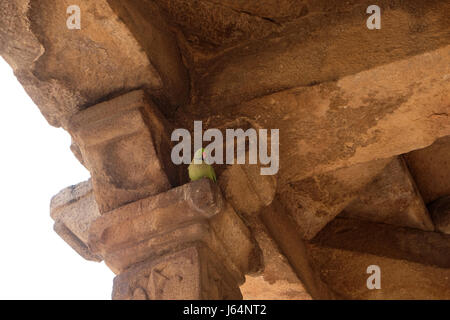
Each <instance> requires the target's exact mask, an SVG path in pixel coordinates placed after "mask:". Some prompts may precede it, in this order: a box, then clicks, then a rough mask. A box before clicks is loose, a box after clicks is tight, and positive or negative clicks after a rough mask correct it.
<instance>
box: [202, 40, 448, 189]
mask: <svg viewBox="0 0 450 320" xmlns="http://www.w3.org/2000/svg"><path fill="white" fill-rule="evenodd" d="M449 74H450V46H446V47H442V48H440V49H437V50H435V51H432V52H428V53H425V54H421V55H417V56H414V57H410V58H408V59H405V60H400V61H396V62H393V63H390V64H386V65H383V66H379V67H376V68H373V69H371V70H368V71H363V72H360V73H358V74H355V75H350V76H347V77H343V78H342V79H340V80H337V81H331V82H327V83H322V84H318V85H315V86H310V87H299V88H295V89H291V90H286V91H281V92H278V93H276V94H272V95H267V96H264V97H262V98H258V99H254V100H251V101H248V102H245V103H242V104H239V105H236V106H234V107H230V108H227V109H226V110H222V111H221V112H220V114H219V113H218V114H217V115H215V116H212V117H210V118H209V122H208V124H209V126H208V127H211V128H217V127H222V126H223V125H224V123H227V122H229V121H230V119H254V120H252V121H253V122H256V127H260V128H278V129H280V171H279V179H280V180H281V181H280V182H281V184H284V183H287V182H294V181H300V180H302V179H305V178H307V177H311V176H314V175H318V174H321V173H324V172H327V171H332V170H336V169H338V168H342V167H350V166H352V165H355V164H358V163H364V162H369V161H372V160H375V159H385V158H390V157H392V156H395V155H399V154H403V153H406V152H409V151H411V150H415V149H418V148H422V147H425V146H427V145H430V144H432V143H433V142H434V141H435V140H436V139H437V138H439V137H443V136H446V135H449V134H450V121H449V120H448V114H449V112H450V103H449V101H450V97H449V92H450V77H449V76H448V75H449ZM355 88H357V89H355Z"/></svg>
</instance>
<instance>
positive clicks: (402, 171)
mask: <svg viewBox="0 0 450 320" xmlns="http://www.w3.org/2000/svg"><path fill="white" fill-rule="evenodd" d="M340 216H342V217H348V218H357V219H362V220H368V221H373V222H381V223H386V224H394V225H398V226H404V227H410V228H417V229H422V230H426V231H433V230H434V226H433V222H432V221H431V219H430V215H429V214H428V210H427V208H426V207H425V204H424V203H423V200H422V197H421V196H420V193H419V191H418V190H417V187H416V185H415V183H414V180H413V179H412V177H411V175H410V173H409V170H408V168H407V166H406V164H405V161H404V160H403V158H401V157H396V158H395V159H394V160H393V161H392V162H391V163H389V165H388V166H387V167H386V168H385V169H384V170H383V172H382V173H381V174H380V175H379V176H378V177H376V178H375V180H374V181H373V182H372V183H370V184H369V185H368V186H367V187H366V188H364V190H362V191H361V192H360V193H359V196H358V198H357V199H356V200H354V201H353V202H352V203H350V205H349V206H348V207H346V208H345V210H344V211H343V212H342V214H341V215H340Z"/></svg>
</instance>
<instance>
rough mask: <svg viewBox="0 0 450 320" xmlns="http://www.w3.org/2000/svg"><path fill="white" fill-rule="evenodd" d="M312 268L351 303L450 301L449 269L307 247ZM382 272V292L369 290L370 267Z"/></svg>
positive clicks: (319, 247) (347, 251) (334, 290)
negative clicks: (364, 301)
mask: <svg viewBox="0 0 450 320" xmlns="http://www.w3.org/2000/svg"><path fill="white" fill-rule="evenodd" d="M308 252H309V256H310V259H311V263H312V265H314V268H315V269H316V270H317V272H318V273H319V274H320V278H321V280H322V281H323V282H324V283H325V284H326V286H327V287H328V288H329V290H331V291H333V292H335V293H336V294H337V295H338V296H339V297H340V298H341V299H349V300H393V299H402V300H421V299H423V300H441V299H444V300H445V299H449V298H450V289H449V288H450V281H449V279H450V269H448V268H439V267H436V266H430V265H426V264H420V263H415V262H411V261H407V260H402V259H400V260H398V259H392V258H389V257H384V256H379V255H374V254H369V253H364V252H359V251H351V250H345V249H337V248H330V247H323V246H318V245H308ZM371 265H376V266H378V267H380V270H381V289H379V290H377V289H374V290H369V289H368V288H367V280H368V278H369V277H370V276H371V274H368V273H367V267H369V266H371Z"/></svg>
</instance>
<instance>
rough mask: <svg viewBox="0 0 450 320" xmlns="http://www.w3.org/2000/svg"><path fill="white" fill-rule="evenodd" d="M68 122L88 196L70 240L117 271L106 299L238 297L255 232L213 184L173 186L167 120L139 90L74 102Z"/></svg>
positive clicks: (252, 266)
mask: <svg viewBox="0 0 450 320" xmlns="http://www.w3.org/2000/svg"><path fill="white" fill-rule="evenodd" d="M69 129H70V133H71V134H72V137H73V140H74V145H76V146H77V149H78V150H79V152H80V157H81V158H82V160H83V163H84V164H85V166H86V167H87V168H88V169H89V171H90V172H91V176H92V189H93V195H95V200H94V199H93V197H92V198H89V199H90V201H91V203H92V202H95V203H96V204H97V205H98V209H97V211H96V212H95V214H90V215H89V219H88V220H89V221H88V223H86V226H87V227H86V229H87V230H86V231H85V232H84V233H83V234H82V237H81V239H80V237H78V238H76V240H77V242H76V243H78V244H79V245H78V247H81V248H82V249H83V250H84V251H83V252H84V256H85V257H88V256H89V257H91V256H92V257H95V259H94V260H97V261H98V260H101V259H103V260H104V261H105V263H106V264H107V265H108V267H110V268H111V269H112V270H113V271H114V272H115V273H116V274H117V275H118V276H117V277H116V278H115V280H114V289H113V298H114V299H241V298H242V295H241V292H240V289H239V286H240V285H241V284H242V283H243V282H244V279H245V278H244V275H245V274H247V273H252V272H255V271H257V270H258V268H259V266H260V264H261V262H260V259H261V258H260V250H259V248H258V247H257V245H256V241H255V240H254V239H253V238H252V236H251V234H250V231H249V230H248V228H247V227H246V225H245V224H244V223H243V221H242V220H241V218H240V217H239V216H238V215H237V214H236V213H235V211H234V210H233V208H232V207H231V205H229V204H228V203H227V202H226V200H225V199H224V198H223V196H222V193H221V190H220V188H219V186H218V185H217V184H215V183H213V182H212V181H210V180H208V179H203V180H199V181H195V182H191V183H188V184H185V185H181V186H177V185H178V177H179V173H178V169H177V168H176V167H175V166H174V165H173V163H172V161H171V160H170V145H171V143H170V138H169V137H170V136H169V134H170V127H169V124H168V123H167V122H166V121H165V119H164V118H163V117H162V115H161V114H160V113H159V112H158V110H157V108H156V107H155V106H154V105H153V103H152V101H151V100H150V99H149V98H148V97H146V95H145V94H144V92H143V91H134V92H131V93H128V94H126V95H123V96H120V97H118V98H115V99H113V100H110V101H107V102H103V103H100V104H98V105H95V106H93V107H90V108H88V109H86V110H84V111H81V112H80V113H78V114H76V115H75V116H74V117H73V118H72V119H71V121H70V126H69ZM66 193H67V192H66ZM60 198H61V196H60ZM72 198H73V199H72V200H73V201H67V203H72V206H74V205H75V206H76V204H73V203H74V202H78V201H77V200H78V198H76V197H72ZM57 199H58V198H56V200H57ZM56 200H55V201H54V202H55V205H54V207H63V208H65V207H64V205H61V204H60V205H59V206H57V204H58V203H57V202H58V201H56ZM59 202H63V201H59ZM78 203H81V202H78ZM79 209H82V207H79ZM76 211H77V210H76V209H72V210H71V212H72V213H71V214H70V216H71V217H74V219H77V218H76V217H77V216H78V215H77V213H76ZM55 212H56V211H55ZM53 215H54V216H55V221H56V223H55V225H61V224H62V222H65V221H66V220H67V221H70V219H66V220H61V219H60V218H58V217H60V216H61V214H60V215H57V214H53ZM61 221H62V222H61ZM64 226H65V227H67V223H66V224H64ZM69 231H70V233H74V234H76V232H73V231H71V230H69ZM72 242H73V241H72ZM72 247H74V248H75V246H74V245H72Z"/></svg>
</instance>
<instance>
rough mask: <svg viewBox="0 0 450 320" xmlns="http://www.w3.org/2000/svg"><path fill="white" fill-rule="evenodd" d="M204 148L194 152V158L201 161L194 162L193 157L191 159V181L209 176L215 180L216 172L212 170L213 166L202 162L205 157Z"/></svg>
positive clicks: (189, 169)
mask: <svg viewBox="0 0 450 320" xmlns="http://www.w3.org/2000/svg"><path fill="white" fill-rule="evenodd" d="M205 157H206V155H205V149H204V148H201V149H198V150H197V151H196V152H195V154H194V159H196V160H197V161H201V162H200V163H198V164H197V163H194V159H192V162H191V164H190V165H189V168H188V171H189V178H190V179H191V181H195V180H199V179H201V178H209V179H211V180H212V181H214V182H216V180H217V179H216V173H215V172H214V168H213V167H212V166H211V165H209V164H207V163H205V162H203V160H204V159H205Z"/></svg>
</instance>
